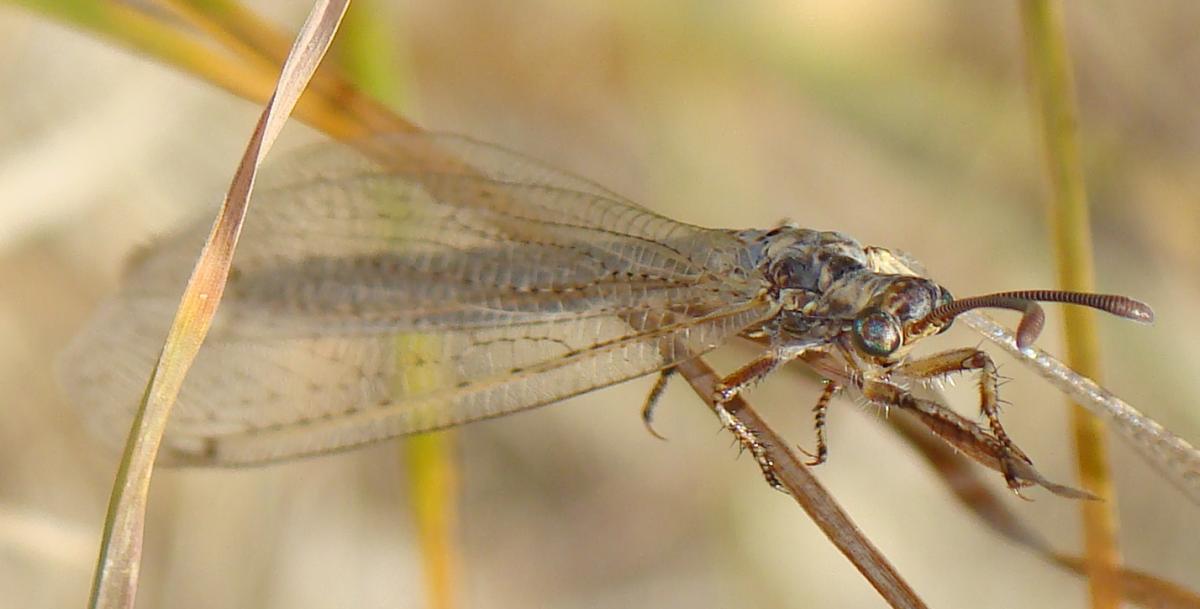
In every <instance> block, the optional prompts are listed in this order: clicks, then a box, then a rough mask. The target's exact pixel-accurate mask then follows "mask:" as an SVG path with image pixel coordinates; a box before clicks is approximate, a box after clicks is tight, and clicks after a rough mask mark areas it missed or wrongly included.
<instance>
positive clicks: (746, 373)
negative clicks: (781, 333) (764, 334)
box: [714, 346, 806, 403]
mask: <svg viewBox="0 0 1200 609" xmlns="http://www.w3.org/2000/svg"><path fill="white" fill-rule="evenodd" d="M805 351H806V348H805V347H799V346H785V347H775V348H772V349H770V350H768V351H767V352H765V353H763V354H762V355H760V356H758V357H756V358H754V359H753V360H751V361H750V363H748V364H746V365H745V366H742V367H741V368H738V369H737V370H734V371H733V372H732V373H731V374H729V376H726V377H725V378H723V379H721V380H720V382H718V383H717V386H716V391H715V395H714V399H715V400H716V401H717V402H722V403H723V402H728V401H729V400H732V399H733V397H734V396H736V395H738V394H739V393H741V392H742V391H744V390H745V389H746V388H747V387H749V386H750V385H753V384H754V383H757V382H759V381H761V380H763V378H765V377H766V376H767V375H768V374H771V372H773V371H774V370H775V369H776V368H778V367H780V366H782V365H784V364H786V363H788V362H790V361H792V360H794V359H796V358H797V357H800V355H801V354H803V353H804V352H805Z"/></svg>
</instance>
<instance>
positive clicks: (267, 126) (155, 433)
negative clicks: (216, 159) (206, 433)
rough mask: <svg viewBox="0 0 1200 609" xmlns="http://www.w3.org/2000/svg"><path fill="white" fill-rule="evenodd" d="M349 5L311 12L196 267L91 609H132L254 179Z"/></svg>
mask: <svg viewBox="0 0 1200 609" xmlns="http://www.w3.org/2000/svg"><path fill="white" fill-rule="evenodd" d="M348 1H349V0H340V1H338V0H325V1H321V0H318V2H317V3H316V4H315V5H314V6H313V9H312V12H311V13H310V15H309V19H308V21H306V22H305V24H304V26H303V27H302V28H301V30H300V32H299V34H298V37H297V42H296V46H295V47H294V50H293V53H292V54H291V55H289V57H288V60H287V62H286V63H285V65H284V67H283V70H282V71H281V73H280V75H279V78H278V84H277V85H276V88H275V91H274V93H273V94H272V95H271V97H270V100H269V101H268V102H267V104H266V107H265V108H264V109H263V112H262V115H261V116H260V117H259V120H258V123H257V124H256V125H255V128H254V132H253V134H252V135H251V137H250V139H249V142H248V143H247V146H246V151H245V153H244V155H243V157H242V160H241V161H240V162H239V163H238V167H237V170H236V171H235V172H234V177H233V181H232V183H231V184H230V187H229V192H228V193H227V195H226V197H225V201H224V202H223V203H222V205H221V210H220V213H219V214H218V216H217V220H216V222H215V223H214V224H213V228H212V231H211V233H210V234H209V237H208V241H207V242H206V243H205V245H204V249H203V250H202V251H201V254H200V258H199V259H198V261H197V262H196V266H195V269H194V270H193V272H192V275H191V277H190V279H189V280H188V284H187V287H186V289H185V290H184V294H183V297H182V299H181V300H180V304H179V308H178V310H177V312H176V314H175V319H174V321H173V322H172V324H171V329H170V331H169V332H168V334H167V339H166V341H165V343H164V345H163V349H162V352H161V353H160V354H159V358H158V362H157V364H156V365H155V368H154V370H153V371H152V373H151V375H150V380H149V381H148V382H147V385H146V391H145V393H144V394H143V397H142V401H141V403H140V405H139V406H138V411H137V414H136V416H135V417H134V421H133V423H132V425H131V427H130V431H129V436H128V439H127V441H126V446H125V451H124V453H123V454H122V457H121V464H120V466H119V467H118V470H117V475H116V479H115V480H114V482H113V489H112V495H111V497H110V499H109V507H108V513H107V516H106V518H105V523H104V533H103V537H102V538H101V545H100V552H99V555H98V556H97V562H96V572H95V578H94V580H93V583H92V590H91V595H90V597H89V600H88V606H89V607H91V608H93V609H96V608H105V609H108V608H112V609H131V608H132V607H133V605H134V600H135V599H136V597H137V588H138V575H139V572H140V570H141V560H142V542H143V538H144V534H145V522H146V507H147V502H148V497H149V490H150V479H151V477H152V475H153V472H154V463H155V459H156V457H157V456H158V449H159V447H160V446H161V443H162V436H163V433H164V432H165V430H166V426H167V421H168V419H169V417H170V413H171V408H172V406H173V405H174V402H175V399H176V397H177V396H178V395H179V391H180V389H181V388H182V386H183V381H184V377H185V376H186V374H187V371H188V368H189V367H190V366H191V363H192V361H194V359H195V356H196V354H197V352H198V351H199V349H200V345H201V343H202V342H203V341H204V336H205V334H206V333H207V331H208V328H209V326H210V325H211V323H212V319H213V315H214V314H215V313H216V308H217V305H218V303H219V302H220V300H221V295H222V293H223V291H224V287H225V280H226V278H227V277H228V274H229V267H230V262H231V261H232V259H233V252H234V249H235V247H236V245H237V238H238V235H239V233H240V229H241V223H242V219H244V218H245V212H246V207H247V204H248V201H249V196H250V192H251V190H252V189H253V186H254V175H255V172H256V171H257V169H258V166H259V164H261V162H262V159H263V157H264V155H265V154H266V152H267V151H268V150H269V149H270V148H271V145H272V144H273V142H274V141H275V138H276V137H277V136H278V135H279V132H280V130H281V129H282V128H283V124H284V123H285V122H286V120H287V117H288V116H289V115H290V114H291V112H292V110H293V109H294V107H295V105H296V102H297V101H298V100H299V97H300V94H301V92H302V91H303V90H304V87H305V85H306V84H307V83H308V80H309V78H310V77H311V75H312V73H313V72H314V71H315V70H316V67H317V65H318V64H319V63H320V60H321V58H322V57H323V56H324V54H325V50H326V49H327V48H328V45H329V42H330V40H331V39H332V37H333V34H334V32H336V31H337V26H338V23H339V22H340V21H341V17H342V14H343V12H344V11H345V7H346V3H347V2H348Z"/></svg>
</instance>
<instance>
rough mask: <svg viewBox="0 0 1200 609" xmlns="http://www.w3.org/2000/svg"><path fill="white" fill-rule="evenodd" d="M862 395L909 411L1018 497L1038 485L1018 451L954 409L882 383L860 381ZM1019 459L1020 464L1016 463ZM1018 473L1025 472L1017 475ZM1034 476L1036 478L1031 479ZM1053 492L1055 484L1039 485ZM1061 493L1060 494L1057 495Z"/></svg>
mask: <svg viewBox="0 0 1200 609" xmlns="http://www.w3.org/2000/svg"><path fill="white" fill-rule="evenodd" d="M861 390H862V393H863V396H864V397H866V398H867V399H868V400H871V401H872V402H875V403H878V404H885V405H889V406H895V407H897V408H901V409H904V410H907V411H909V412H912V413H913V414H914V415H916V416H917V418H918V419H920V420H921V422H922V423H924V424H925V425H926V426H927V427H929V429H930V430H931V431H933V433H935V434H937V435H938V436H939V437H941V438H942V439H943V440H945V441H947V442H949V443H950V444H951V445H952V446H954V447H955V448H957V449H959V450H961V451H963V452H964V453H966V454H967V455H969V456H971V457H972V458H974V459H975V460H976V461H978V462H980V463H982V464H984V465H986V466H988V467H990V468H992V469H995V470H997V471H999V472H1000V473H1002V474H1003V475H1004V479H1005V482H1006V483H1007V484H1008V488H1009V489H1011V490H1012V491H1013V492H1014V493H1016V494H1017V496H1018V497H1021V498H1022V499H1025V498H1026V497H1025V496H1024V495H1022V494H1021V492H1020V489H1021V488H1022V487H1026V486H1030V485H1031V484H1033V483H1034V482H1035V481H1037V482H1040V476H1038V475H1037V474H1036V472H1035V470H1033V469H1032V467H1031V465H1030V464H1031V463H1032V462H1031V461H1030V460H1029V457H1027V456H1025V453H1023V452H1021V450H1020V449H1019V448H1017V447H1016V446H1013V445H1012V444H1011V442H1010V443H1007V444H1006V443H1005V442H1004V441H1003V440H1001V439H999V438H997V437H996V436H994V435H992V434H989V433H988V432H987V431H985V430H984V428H983V427H980V425H979V424H978V423H976V422H974V421H972V420H970V419H967V418H966V417H964V416H962V415H960V414H958V413H957V412H955V411H954V410H952V409H950V408H948V407H946V406H944V405H942V404H939V403H938V402H935V401H933V400H925V399H921V398H918V397H916V396H914V395H913V394H911V393H909V392H908V391H907V390H905V389H903V388H901V387H899V386H898V385H894V384H892V383H889V382H886V381H874V380H867V381H864V382H863V384H862V387H861ZM1016 460H1020V461H1021V462H1022V463H1017V462H1016ZM1018 470H1020V471H1023V472H1026V473H1025V474H1020V475H1019V474H1018ZM1034 476H1038V477H1036V478H1035V477H1034ZM1043 486H1046V487H1047V488H1050V489H1051V490H1054V491H1055V492H1058V491H1057V490H1055V489H1056V488H1066V487H1059V486H1058V485H1047V484H1043ZM1060 494H1062V493H1060Z"/></svg>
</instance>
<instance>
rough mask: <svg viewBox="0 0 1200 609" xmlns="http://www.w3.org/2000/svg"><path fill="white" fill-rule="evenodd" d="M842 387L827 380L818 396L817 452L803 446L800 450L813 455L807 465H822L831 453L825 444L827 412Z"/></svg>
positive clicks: (815, 412) (815, 411)
mask: <svg viewBox="0 0 1200 609" xmlns="http://www.w3.org/2000/svg"><path fill="white" fill-rule="evenodd" d="M841 389H842V386H841V385H839V384H837V383H835V382H833V381H830V380H826V381H825V389H824V390H822V391H821V397H820V398H817V405H816V406H814V407H813V415H814V420H815V425H814V427H815V428H816V430H817V453H816V454H815V455H814V454H813V453H810V452H808V451H807V450H804V449H803V448H801V449H800V452H803V453H804V454H806V455H808V456H810V457H812V459H811V460H809V461H807V462H806V463H805V465H808V466H815V465H820V464H822V463H824V462H825V457H826V456H827V455H828V454H829V447H828V446H826V444H825V413H826V411H827V410H828V409H829V401H830V400H832V399H833V396H834V394H836V393H837V392H838V391H841Z"/></svg>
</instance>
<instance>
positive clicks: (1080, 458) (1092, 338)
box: [1021, 0, 1121, 609]
mask: <svg viewBox="0 0 1200 609" xmlns="http://www.w3.org/2000/svg"><path fill="white" fill-rule="evenodd" d="M1021 21H1022V24H1023V28H1024V41H1025V52H1026V61H1027V64H1028V66H1029V67H1028V70H1029V75H1030V83H1031V90H1032V93H1033V102H1034V104H1035V106H1036V107H1037V109H1038V114H1039V118H1040V124H1039V127H1040V131H1041V134H1042V142H1043V145H1044V148H1045V150H1044V154H1045V163H1046V169H1047V173H1048V175H1049V177H1050V186H1051V198H1050V201H1049V202H1048V207H1049V212H1050V219H1051V222H1050V224H1051V230H1052V231H1053V240H1054V246H1055V253H1056V259H1057V263H1058V264H1057V269H1058V285H1059V287H1060V288H1062V289H1065V290H1076V291H1084V292H1090V291H1094V289H1095V288H1094V283H1095V281H1094V271H1093V265H1092V258H1091V253H1092V241H1091V231H1090V229H1089V225H1088V204H1087V192H1086V189H1085V186H1084V179H1083V167H1082V163H1081V162H1080V154H1079V141H1078V124H1077V111H1076V102H1075V97H1074V83H1073V79H1072V76H1071V61H1070V56H1069V54H1068V52H1067V48H1066V41H1065V35H1064V31H1063V19H1062V8H1061V6H1060V5H1059V3H1058V2H1056V1H1054V0H1022V2H1021ZM1064 314H1065V327H1064V331H1065V335H1066V342H1067V363H1068V365H1070V366H1071V367H1072V368H1074V369H1075V370H1077V371H1078V372H1080V373H1081V374H1083V375H1085V376H1088V377H1091V378H1093V379H1097V380H1098V379H1099V378H1100V362H1099V360H1100V349H1099V344H1098V341H1097V338H1096V329H1095V316H1094V314H1093V313H1092V312H1091V311H1088V310H1086V309H1083V308H1081V307H1067V308H1066V310H1065V313H1064ZM1071 411H1072V416H1071V422H1072V428H1073V431H1074V437H1075V445H1076V453H1077V455H1076V457H1077V467H1078V470H1079V477H1080V483H1081V484H1082V486H1083V488H1084V489H1086V490H1088V491H1089V492H1091V493H1092V494H1094V495H1096V496H1098V497H1100V498H1102V499H1103V501H1085V502H1081V503H1080V509H1081V510H1082V513H1083V523H1084V537H1085V557H1086V563H1087V572H1088V584H1089V592H1090V595H1091V603H1092V607H1093V608H1095V609H1116V608H1117V607H1119V606H1120V599H1121V591H1120V589H1119V585H1120V584H1119V581H1118V578H1117V577H1116V576H1115V575H1116V573H1117V572H1118V570H1119V569H1120V565H1121V557H1120V553H1119V551H1118V549H1117V540H1116V533H1117V524H1116V513H1115V511H1116V510H1115V505H1116V495H1115V492H1114V489H1113V485H1112V476H1111V471H1110V467H1109V463H1108V457H1107V441H1106V436H1105V426H1104V423H1103V422H1102V421H1101V420H1100V419H1098V418H1096V417H1094V416H1092V415H1091V413H1089V412H1087V411H1086V410H1084V409H1083V408H1082V407H1080V406H1079V405H1077V404H1076V405H1073V407H1072V409H1071Z"/></svg>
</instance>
